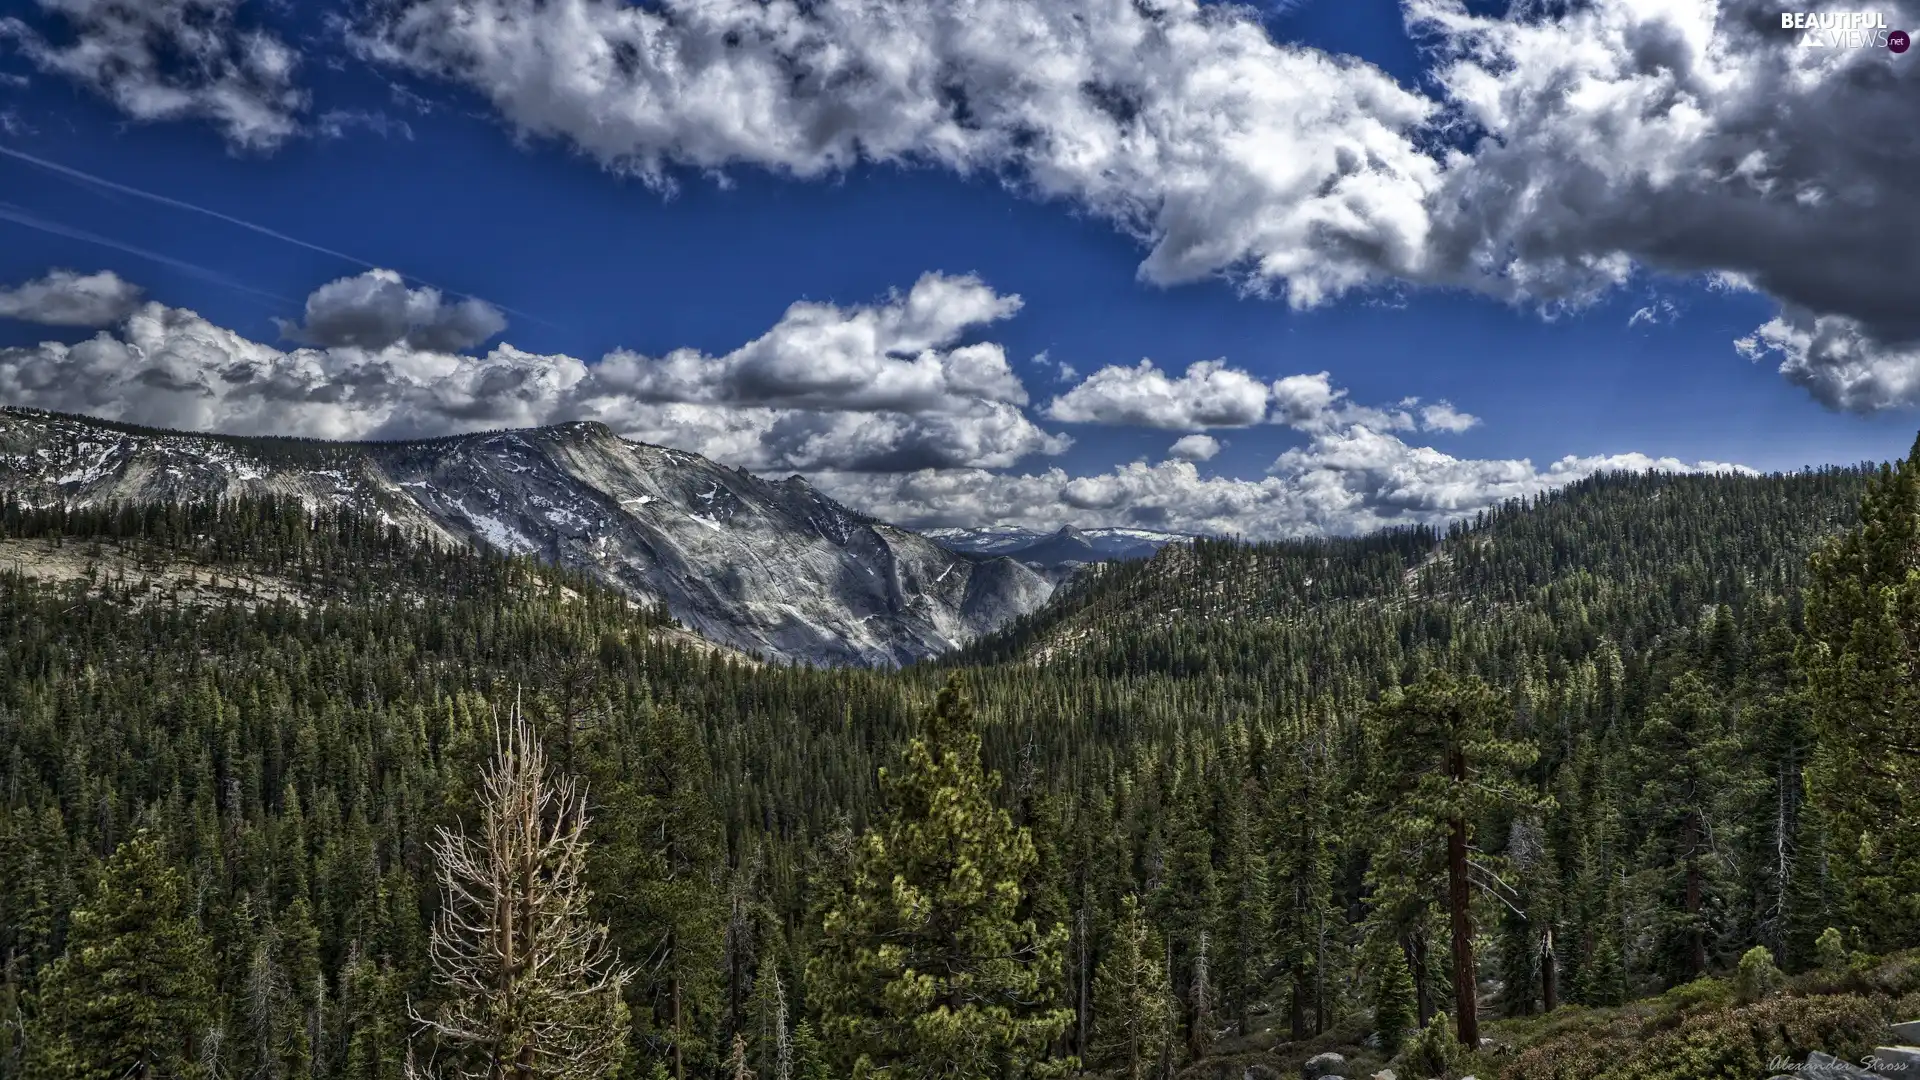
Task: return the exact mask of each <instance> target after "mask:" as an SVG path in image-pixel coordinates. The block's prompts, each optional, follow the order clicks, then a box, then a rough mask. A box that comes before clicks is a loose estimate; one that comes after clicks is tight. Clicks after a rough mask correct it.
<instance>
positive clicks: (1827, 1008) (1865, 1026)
mask: <svg viewBox="0 0 1920 1080" xmlns="http://www.w3.org/2000/svg"><path fill="white" fill-rule="evenodd" d="M1912 1004H1920V1002H1913V1003H1909V1002H1901V1003H1900V1004H1899V1005H1895V1003H1894V1002H1893V1001H1892V1000H1891V999H1888V998H1884V997H1880V998H1869V997H1866V996H1863V995H1859V994H1837V995H1832V996H1825V997H1804V998H1793V997H1776V998H1772V999H1770V1000H1767V1001H1762V1002H1758V1003H1756V1004H1752V1005H1747V1006H1743V1007H1740V1008H1716V1009H1708V1010H1705V1011H1700V1012H1691V1013H1687V1014H1685V1015H1683V1016H1681V1018H1680V1020H1679V1022H1678V1023H1677V1024H1674V1025H1673V1026H1671V1027H1669V1028H1667V1030H1662V1031H1657V1032H1654V1033H1651V1034H1650V1033H1649V1031H1648V1029H1649V1028H1651V1027H1658V1026H1661V1025H1657V1024H1653V1023H1649V1022H1648V1020H1649V1019H1650V1018H1644V1017H1643V1018H1635V1017H1632V1016H1623V1017H1620V1018H1618V1019H1616V1020H1615V1021H1613V1022H1611V1023H1608V1024H1605V1025H1603V1026H1599V1027H1594V1028H1589V1029H1586V1030H1581V1031H1574V1032H1569V1033H1567V1034H1565V1035H1561V1036H1559V1037H1555V1038H1550V1039H1547V1040H1545V1041H1542V1042H1540V1043H1538V1044H1536V1045H1534V1046H1532V1047H1529V1048H1528V1049H1527V1050H1525V1051H1524V1052H1522V1053H1521V1054H1520V1055H1518V1056H1517V1057H1516V1058H1515V1059H1514V1061H1513V1064H1512V1065H1510V1066H1508V1067H1507V1068H1506V1069H1505V1070H1504V1071H1503V1078H1502V1080H1723V1078H1724V1080H1753V1078H1755V1077H1763V1076H1767V1075H1770V1071H1769V1065H1770V1063H1771V1062H1773V1061H1774V1060H1775V1059H1776V1058H1782V1057H1784V1058H1786V1059H1788V1060H1790V1061H1801V1060H1804V1059H1805V1057H1806V1055H1807V1053H1808V1052H1809V1051H1813V1050H1824V1051H1826V1052H1827V1053H1829V1054H1833V1055H1836V1056H1838V1057H1841V1058H1846V1059H1849V1060H1858V1059H1859V1058H1860V1057H1861V1056H1862V1055H1864V1054H1866V1053H1867V1052H1868V1051H1869V1050H1871V1049H1872V1048H1873V1047H1874V1046H1875V1045H1876V1044H1877V1043H1878V1042H1879V1041H1880V1040H1881V1039H1882V1037H1883V1036H1884V1035H1885V1031H1886V1025H1887V1022H1888V1020H1889V1019H1890V1017H1891V1015H1892V1014H1893V1013H1894V1012H1896V1011H1899V1010H1900V1009H1904V1008H1910V1007H1912ZM1772 1071H1779V1070H1777V1069H1776V1070H1772Z"/></svg>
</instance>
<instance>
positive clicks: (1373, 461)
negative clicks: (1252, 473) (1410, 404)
mask: <svg viewBox="0 0 1920 1080" xmlns="http://www.w3.org/2000/svg"><path fill="white" fill-rule="evenodd" d="M1646 469H1660V470H1664V471H1670V472H1728V471H1737V472H1751V470H1748V469H1744V468H1743V467H1741V466H1737V465H1729V464H1725V463H1721V462H1713V461H1701V462H1683V461H1679V460H1676V459H1674V458H1665V457H1662V458H1656V457H1649V456H1647V455H1645V454H1638V453H1628V454H1613V455H1599V456H1588V457H1575V456H1568V457H1564V458H1561V459H1559V460H1557V461H1554V462H1551V463H1550V464H1548V465H1547V466H1546V467H1545V468H1541V467H1538V466H1536V465H1534V464H1533V463H1532V462H1531V461H1528V460H1526V459H1524V458H1520V459H1492V460H1475V459H1465V458H1456V457H1453V456H1451V455H1448V454H1445V453H1442V452H1440V451H1438V450H1434V449H1431V448H1427V447H1419V446H1412V445H1409V444H1407V443H1406V442H1404V441H1402V440H1401V439H1400V438H1398V437H1397V436H1394V435H1392V434H1388V433H1384V432H1378V431H1373V430H1371V429H1368V428H1365V427H1361V426H1353V427H1349V428H1346V429H1343V430H1340V431H1336V432H1327V433H1324V434H1321V435H1316V436H1314V437H1313V438H1312V439H1311V440H1310V441H1309V442H1308V444H1307V445H1306V446H1303V447H1300V448H1297V449H1294V450H1289V451H1287V452H1286V453H1284V454H1282V455H1280V457H1279V458H1278V459H1277V460H1276V461H1275V462H1274V463H1273V466H1272V468H1271V469H1270V471H1269V473H1268V475H1266V476H1264V477H1260V478H1257V479H1239V478H1230V477H1204V476H1201V475H1200V473H1199V471H1198V470H1197V469H1196V468H1195V467H1194V465H1193V463H1192V462H1189V461H1180V460H1174V461H1165V462H1161V463H1159V464H1153V465H1149V464H1147V463H1145V462H1132V463H1129V464H1125V465H1121V466H1118V467H1116V468H1114V469H1112V470H1110V471H1108V472H1105V473H1099V474H1095V475H1089V476H1073V475H1071V474H1069V473H1068V472H1067V471H1066V470H1064V469H1060V468H1052V469H1048V470H1045V471H1044V472H1039V473H1020V474H1011V473H996V472H989V471H985V470H979V469H961V470H944V471H943V470H923V471H919V472H906V473H891V474H884V475H882V474H858V473H827V474H822V475H820V476H817V477H816V478H815V482H816V483H818V484H819V485H820V486H821V487H822V488H823V489H824V490H826V491H828V492H829V493H831V494H833V495H834V496H835V497H836V498H840V499H843V500H845V501H847V502H849V503H851V504H852V505H855V506H859V507H861V508H862V509H865V510H867V511H869V512H871V513H874V514H876V515H879V516H881V517H883V518H887V519H890V520H894V521H899V522H902V523H904V524H908V525H913V526H919V527H924V528H932V527H938V526H955V525H977V524H979V523H980V522H995V523H998V524H1002V525H1019V526H1024V527H1026V528H1030V529H1035V530H1042V531H1045V530H1052V529H1057V528H1059V527H1060V526H1061V525H1069V524H1070V525H1075V526H1079V527H1096V526H1133V527H1138V528H1149V529H1164V530H1168V531H1173V532H1190V533H1203V534H1204V533H1213V534H1233V535H1242V536H1248V537H1253V538H1280V537H1296V536H1319V535H1349V534H1354V533H1362V532H1366V531H1369V530H1372V529H1377V528H1382V527H1387V526H1393V525H1412V524H1439V523H1444V522H1447V521H1452V520H1455V519H1457V518H1459V517H1462V516H1465V515H1470V514H1472V513H1473V512H1474V511H1476V510H1482V509H1486V508H1489V507H1492V506H1496V505H1498V504H1499V503H1501V502H1503V501H1505V500H1507V499H1510V498H1515V497H1517V496H1521V495H1533V494H1538V493H1540V492H1544V491H1548V490H1551V489H1553V488H1556V487H1560V486H1563V485H1565V484H1568V483H1571V482H1572V481H1574V480H1577V479H1580V478H1581V477H1584V476H1589V475H1592V474H1593V473H1596V472H1607V471H1615V470H1626V471H1642V470H1646Z"/></svg>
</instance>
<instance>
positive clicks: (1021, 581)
mask: <svg viewBox="0 0 1920 1080" xmlns="http://www.w3.org/2000/svg"><path fill="white" fill-rule="evenodd" d="M0 491H4V492H6V493H9V494H11V495H12V496H13V497H14V498H16V499H19V500H21V501H24V502H30V503H34V504H36V505H45V504H48V503H54V502H61V503H67V504H74V505H94V504H99V503H104V502H111V501H121V502H155V501H195V500H203V499H209V498H219V497H225V496H232V495H240V494H248V493H267V492H273V493H278V494H285V495H293V496H297V497H299V498H301V499H302V500H303V501H306V502H308V503H309V504H310V505H326V506H339V507H345V508H348V509H352V510H355V511H357V512H360V513H363V514H366V515H368V516H371V517H374V518H376V519H379V520H382V521H386V522H389V523H391V524H394V525H397V526H400V527H402V528H406V529H410V530H418V531H422V532H425V533H427V534H428V535H430V536H433V537H436V538H438V539H441V540H443V541H447V542H452V543H469V542H472V543H479V544H483V545H486V546H488V547H492V548H495V549H497V550H501V551H506V552H510V553H514V554H523V555H531V556H534V557H537V558H540V559H542V560H544V561H547V562H552V563H556V564H559V565H563V566H567V567H569V568H573V569H578V570H583V571H586V572H588V573H590V574H592V575H593V576H595V577H598V578H600V579H601V580H604V581H606V582H608V583H609V584H612V585H614V586H616V587H618V588H620V589H621V590H622V591H624V592H626V593H627V594H628V595H630V596H633V597H635V598H636V599H641V600H646V601H650V602H662V603H665V604H666V606H667V608H668V610H669V611H671V612H672V613H673V615H674V616H675V617H676V618H678V619H679V620H680V621H681V622H683V623H685V624H686V625H687V626H688V627H689V628H691V629H693V630H694V631H696V632H698V633H699V634H701V635H702V636H705V637H707V638H710V639H712V640H714V641H717V642H720V643H722V644H725V645H729V646H732V647H734V648H738V649H742V650H744V651H748V652H753V653H758V654H761V655H764V656H767V657H769V658H771V659H776V660H791V661H804V662H808V663H815V664H865V665H892V664H902V663H910V662H913V661H916V660H921V659H926V658H929V657H932V656H936V655H939V654H941V653H943V652H946V651H949V650H951V649H953V648H956V647H958V646H960V645H962V644H964V643H966V642H968V641H970V640H972V639H974V638H976V637H979V636H980V635H982V634H985V633H988V632H991V631H992V630H995V629H997V628H999V627H1000V626H1002V625H1005V624H1006V623H1008V622H1009V621H1011V620H1012V619H1014V618H1016V617H1018V616H1020V615H1023V614H1027V613H1030V612H1032V611H1034V610H1037V609H1038V608H1039V607H1040V606H1041V605H1042V604H1044V603H1045V602H1046V600H1047V599H1048V597H1049V596H1050V595H1051V594H1052V591H1053V585H1052V584H1051V583H1050V582H1049V581H1048V580H1047V579H1046V578H1045V577H1043V576H1042V575H1040V574H1038V573H1035V572H1034V570H1033V569H1031V568H1030V567H1028V566H1026V565H1024V564H1022V563H1020V562H1018V561H1015V560H1013V559H1008V558H1001V557H996V556H993V555H991V554H980V553H971V552H963V551H956V550H954V549H952V548H950V547H946V546H942V545H940V544H937V543H935V542H933V541H932V540H930V539H928V538H926V537H924V536H921V535H919V534H917V533H914V532H910V531H908V530H905V529H899V528H895V527H894V526H891V525H888V524H886V523H884V522H880V521H877V520H875V519H873V518H871V517H869V516H867V515H864V514H861V513H859V512H857V511H854V510H851V509H849V508H848V507H845V506H843V505H841V504H840V503H837V502H835V501H834V500H832V499H830V498H828V497H827V496H825V495H823V494H821V493H820V492H819V491H817V490H816V489H814V488H813V487H812V486H811V485H810V484H808V483H807V482H806V481H805V480H804V479H802V478H801V477H798V476H793V477H789V478H787V479H786V480H781V481H770V480H766V479H763V478H760V477H757V476H754V475H752V474H750V473H747V472H744V471H741V470H737V469H730V468H727V467H725V466H722V465H719V464H717V463H715V462H713V461H709V460H708V459H706V458H703V457H701V456H699V455H697V454H691V453H687V452H684V451H679V450H672V449H668V448H665V447H659V446H651V445H648V444H644V443H635V442H629V441H627V440H624V439H621V438H619V437H618V436H616V435H615V434H614V433H613V431H612V430H611V429H609V428H608V427H606V426H605V425H604V424H598V423H591V422H577V423H569V424H560V425H556V426H552V427H545V428H531V429H524V430H515V431H499V432H488V433H482V434H474V435H462V436H451V437H446V438H438V439H428V440H418V441H409V442H360V443H345V442H342V443H334V442H324V441H319V440H302V439H274V438H249V437H239V436H225V435H204V434H192V433H185V432H171V431H160V430H155V429H147V428H139V427H135V426H132V425H125V424H117V423H111V422H107V421H100V420H95V419H90V418H86V417H77V416H65V415H60V414H53V413H44V412H39V411H36V410H29V409H18V408H11V407H0Z"/></svg>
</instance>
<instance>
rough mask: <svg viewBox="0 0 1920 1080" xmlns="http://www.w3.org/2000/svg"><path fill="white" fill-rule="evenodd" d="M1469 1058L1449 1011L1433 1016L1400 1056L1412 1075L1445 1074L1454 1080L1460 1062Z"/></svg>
mask: <svg viewBox="0 0 1920 1080" xmlns="http://www.w3.org/2000/svg"><path fill="white" fill-rule="evenodd" d="M1465 1057H1466V1048H1465V1047H1463V1046H1461V1045H1460V1040H1459V1039H1457V1038H1455V1037H1454V1034H1453V1021H1452V1020H1451V1019H1449V1018H1448V1016H1447V1014H1446V1013H1443V1012H1442V1013H1434V1014H1433V1019H1432V1020H1429V1021H1427V1026H1426V1028H1425V1029H1424V1030H1422V1031H1421V1032H1420V1034H1419V1035H1418V1036H1417V1037H1415V1038H1414V1040H1413V1042H1412V1043H1411V1044H1409V1045H1408V1046H1407V1052H1406V1055H1405V1056H1404V1057H1403V1058H1402V1059H1401V1060H1402V1063H1403V1064H1404V1065H1405V1068H1406V1072H1407V1074H1408V1075H1409V1076H1417V1077H1429V1076H1431V1077H1443V1078H1445V1080H1452V1078H1453V1077H1455V1076H1458V1075H1459V1070H1460V1062H1461V1060H1462V1059H1463V1058H1465Z"/></svg>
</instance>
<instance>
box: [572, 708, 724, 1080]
mask: <svg viewBox="0 0 1920 1080" xmlns="http://www.w3.org/2000/svg"><path fill="white" fill-rule="evenodd" d="M587 757H588V759H589V760H590V761H591V762H592V763H593V769H594V773H593V775H594V777H595V789H596V790H597V791H599V792H600V793H601V797H600V807H599V813H598V816H597V818H596V821H597V823H598V824H597V827H596V830H595V835H596V837H597V840H598V847H597V850H596V857H595V859H594V862H593V865H592V866H591V867H590V869H589V872H590V873H591V874H592V880H593V881H594V883H595V889H594V892H595V895H596V898H597V902H596V908H597V910H598V911H599V913H600V914H601V915H602V917H604V918H605V919H606V920H607V923H608V924H609V926H610V927H612V928H613V933H612V938H611V940H612V942H613V944H614V945H615V946H616V947H617V948H619V949H620V951H621V953H622V954H623V955H626V956H631V957H637V958H641V959H642V962H641V963H640V965H639V967H638V970H637V971H636V973H635V977H634V979H633V981H632V983H631V984H630V986H629V1001H630V1002H631V1004H632V1010H633V1013H634V1015H635V1017H636V1020H637V1022H636V1024H635V1025H634V1026H635V1029H636V1034H637V1035H639V1036H640V1037H642V1038H643V1039H645V1040H647V1041H648V1043H650V1044H651V1047H650V1052H658V1049H657V1048H663V1049H664V1054H665V1056H666V1057H667V1059H668V1063H669V1069H668V1071H669V1073H670V1075H671V1076H672V1077H674V1080H685V1078H686V1077H687V1076H688V1075H689V1070H690V1068H697V1067H700V1066H702V1065H703V1064H705V1063H709V1062H712V1061H714V1060H715V1059H717V1058H718V1054H717V1053H716V1051H717V1047H715V1046H714V1044H713V1040H714V1039H715V1038H716V1035H715V1032H714V1029H715V1028H716V1027H717V1026H718V1021H719V1015H720V1012H721V1011H722V1003H721V975H722V970H723V964H722V960H723V953H724V945H725V941H726V921H727V917H728V915H729V910H728V907H727V904H726V903H725V901H724V898H723V887H722V884H721V881H722V861H723V858H724V852H723V848H722V839H723V838H722V835H721V826H720V822H719V821H718V820H717V817H716V814H715V811H714V808H713V792H712V784H711V780H712V774H711V772H710V768H709V764H708V759H707V755H706V752H705V750H704V748H703V747H702V746H701V745H700V741H699V737H698V734H697V732H696V731H695V730H694V729H693V726H692V724H691V722H690V721H689V718H688V717H687V716H686V715H685V714H684V713H683V712H682V711H681V710H679V709H678V708H675V707H673V706H671V705H666V704H655V703H652V702H646V703H644V704H643V706H642V708H641V709H640V710H639V712H638V716H637V717H635V718H634V720H633V722H630V723H628V724H626V725H624V726H622V727H619V728H617V729H612V730H604V731H600V732H598V733H596V735H595V739H594V740H593V743H592V746H591V749H590V750H589V752H588V754H587Z"/></svg>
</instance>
